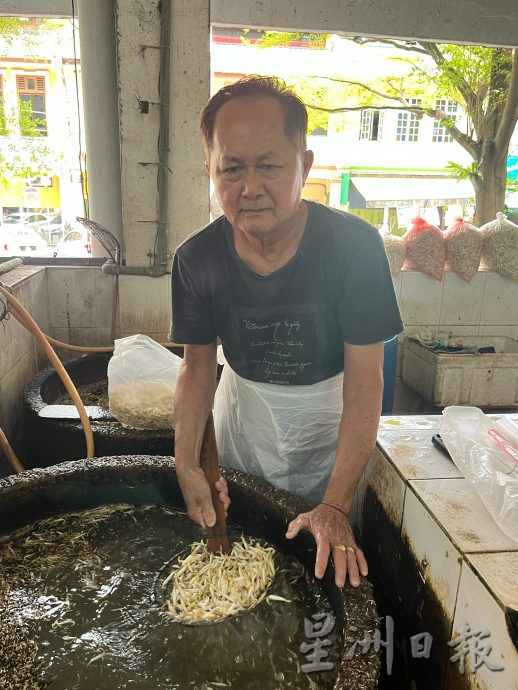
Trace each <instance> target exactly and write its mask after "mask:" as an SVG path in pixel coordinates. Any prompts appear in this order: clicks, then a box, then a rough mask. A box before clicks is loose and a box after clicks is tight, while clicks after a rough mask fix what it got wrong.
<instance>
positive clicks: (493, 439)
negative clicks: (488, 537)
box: [441, 406, 518, 541]
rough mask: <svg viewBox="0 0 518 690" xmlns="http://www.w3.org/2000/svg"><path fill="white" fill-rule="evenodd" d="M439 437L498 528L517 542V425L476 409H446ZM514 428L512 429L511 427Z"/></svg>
mask: <svg viewBox="0 0 518 690" xmlns="http://www.w3.org/2000/svg"><path fill="white" fill-rule="evenodd" d="M442 414H443V418H442V422H441V437H442V439H443V441H444V443H445V444H446V447H447V448H448V451H449V453H450V455H451V456H452V458H453V461H454V463H455V465H456V466H457V467H458V468H459V470H460V471H461V472H462V474H463V475H464V477H465V478H466V479H467V480H468V481H469V482H470V483H471V484H472V485H473V488H474V489H475V490H476V492H477V493H478V495H479V496H480V498H481V499H482V502H483V503H484V505H485V506H486V508H487V510H488V511H489V513H490V514H491V516H492V517H493V519H494V520H495V522H496V523H497V524H498V526H499V527H500V529H501V530H502V531H503V532H505V533H506V534H507V535H508V536H509V537H511V538H512V539H515V540H516V541H518V425H515V424H514V423H513V422H512V421H511V420H507V419H506V420H505V421H503V422H494V421H492V420H491V419H489V418H488V417H487V416H486V415H485V414H484V413H483V412H482V410H480V409H479V408H478V407H461V406H459V407H457V406H455V407H446V408H444V410H443V412H442ZM515 427H516V430H514V428H515Z"/></svg>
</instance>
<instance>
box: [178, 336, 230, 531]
mask: <svg viewBox="0 0 518 690" xmlns="http://www.w3.org/2000/svg"><path fill="white" fill-rule="evenodd" d="M216 366H217V364H216V343H215V342H214V343H211V344H210V345H186V346H185V349H184V357H183V361H182V365H181V367H180V371H179V374H178V380H177V383H176V391H175V401H174V420H175V462H176V472H177V475H178V481H179V482H180V488H181V490H182V494H183V497H184V500H185V504H186V507H187V512H188V514H189V517H190V518H192V519H193V520H194V521H195V522H197V523H198V524H199V525H201V526H202V527H206V526H208V527H212V526H213V525H214V524H215V521H216V514H215V512H214V509H213V506H212V499H211V494H210V489H209V485H208V484H207V481H206V480H205V475H204V474H203V470H202V469H201V467H200V450H201V444H202V441H203V432H204V430H205V424H206V422H207V418H208V416H209V414H210V412H211V411H212V406H213V403H214V394H215V392H216ZM217 488H218V489H220V499H221V500H222V502H223V503H224V505H225V508H228V504H229V500H228V496H227V492H226V484H225V482H224V480H220V483H219V485H217Z"/></svg>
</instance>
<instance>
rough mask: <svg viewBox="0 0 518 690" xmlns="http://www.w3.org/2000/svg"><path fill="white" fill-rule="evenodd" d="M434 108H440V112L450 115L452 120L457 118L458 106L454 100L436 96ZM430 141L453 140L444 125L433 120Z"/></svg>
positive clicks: (447, 141) (445, 141) (444, 141)
mask: <svg viewBox="0 0 518 690" xmlns="http://www.w3.org/2000/svg"><path fill="white" fill-rule="evenodd" d="M435 108H436V110H442V112H443V113H445V114H446V115H448V117H450V118H451V119H452V120H456V119H457V114H458V110H459V108H458V105H457V104H456V103H455V101H450V100H448V99H446V98H438V99H437V100H436V101H435ZM432 141H436V142H443V143H449V142H451V141H453V137H452V136H451V134H448V132H447V131H446V128H445V126H444V125H443V124H442V123H441V121H440V120H434V122H433V132H432Z"/></svg>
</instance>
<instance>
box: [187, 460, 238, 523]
mask: <svg viewBox="0 0 518 690" xmlns="http://www.w3.org/2000/svg"><path fill="white" fill-rule="evenodd" d="M176 475H177V477H178V482H179V483H180V488H181V490H182V494H183V498H184V501H185V505H186V506H187V514H188V516H189V517H190V518H191V520H194V522H196V523H197V524H198V525H200V527H203V528H204V529H206V528H207V527H214V525H215V524H216V512H215V510H214V506H213V505H212V496H211V493H210V488H209V485H208V482H207V480H206V479H205V474H204V473H203V470H202V469H201V467H199V466H198V467H184V468H180V467H178V465H177V467H176ZM216 489H217V490H218V492H219V494H218V495H219V500H220V501H221V502H222V503H223V505H224V507H225V513H226V512H227V510H228V508H229V506H230V498H229V497H228V487H227V482H226V480H225V479H224V478H223V477H221V476H220V478H219V479H218V481H217V482H216Z"/></svg>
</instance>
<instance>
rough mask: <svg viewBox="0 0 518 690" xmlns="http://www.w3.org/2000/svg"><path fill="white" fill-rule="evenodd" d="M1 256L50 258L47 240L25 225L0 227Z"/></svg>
mask: <svg viewBox="0 0 518 690" xmlns="http://www.w3.org/2000/svg"><path fill="white" fill-rule="evenodd" d="M0 256H44V257H46V256H50V249H49V247H48V246H47V243H46V242H45V240H44V239H43V238H42V237H41V236H40V235H38V233H37V232H36V231H35V230H32V229H31V228H27V227H25V226H24V225H2V226H1V227H0Z"/></svg>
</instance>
